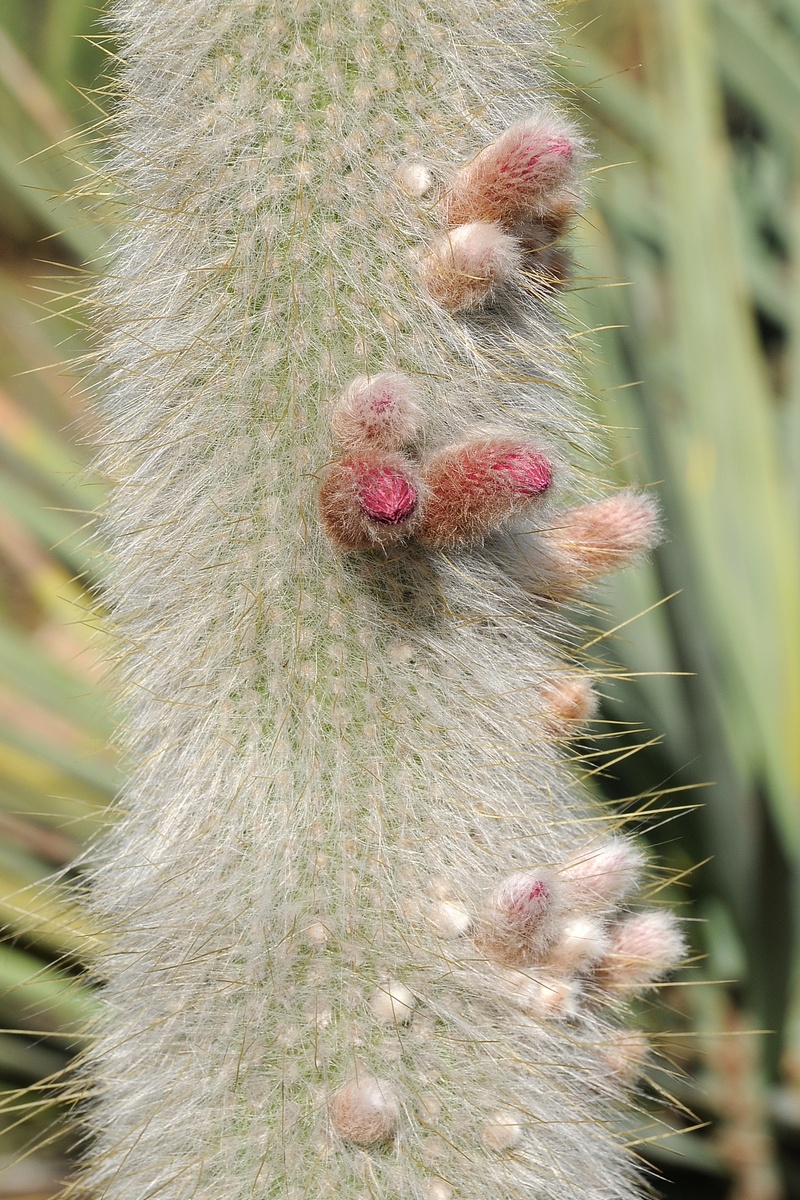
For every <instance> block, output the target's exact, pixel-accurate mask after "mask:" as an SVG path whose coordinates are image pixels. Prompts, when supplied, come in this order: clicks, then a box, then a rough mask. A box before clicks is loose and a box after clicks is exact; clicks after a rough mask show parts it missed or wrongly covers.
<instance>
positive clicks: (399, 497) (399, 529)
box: [318, 450, 422, 550]
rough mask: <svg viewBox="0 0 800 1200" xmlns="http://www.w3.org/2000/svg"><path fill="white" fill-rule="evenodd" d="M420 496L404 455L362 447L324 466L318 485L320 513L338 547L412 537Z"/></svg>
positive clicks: (361, 547)
mask: <svg viewBox="0 0 800 1200" xmlns="http://www.w3.org/2000/svg"><path fill="white" fill-rule="evenodd" d="M421 496H422V487H421V485H420V482H419V478H418V475H417V472H416V470H415V468H414V466H413V464H412V463H411V462H410V460H409V459H407V458H405V457H404V456H403V455H400V454H391V453H384V454H381V453H378V452H371V451H368V450H366V451H363V452H362V453H361V454H354V455H352V456H351V457H350V458H346V459H342V460H341V461H340V462H337V463H333V464H332V466H330V467H329V468H328V469H327V471H326V472H325V477H324V479H323V481H322V484H321V486H320V489H319V497H318V499H319V511H320V517H321V518H322V523H323V525H324V527H325V530H326V532H327V534H328V536H329V537H330V539H331V541H332V542H333V543H334V545H335V546H337V547H338V548H339V549H340V550H370V549H374V548H376V547H380V546H389V545H391V544H392V543H393V542H398V541H403V540H405V539H406V538H408V537H409V536H410V535H411V533H412V532H413V530H414V526H415V524H416V521H417V519H418V517H419V509H420V501H421Z"/></svg>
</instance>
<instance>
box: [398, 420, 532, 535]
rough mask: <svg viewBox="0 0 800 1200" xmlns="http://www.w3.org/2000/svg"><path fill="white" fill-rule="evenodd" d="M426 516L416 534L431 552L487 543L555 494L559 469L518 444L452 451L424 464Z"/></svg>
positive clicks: (490, 443)
mask: <svg viewBox="0 0 800 1200" xmlns="http://www.w3.org/2000/svg"><path fill="white" fill-rule="evenodd" d="M422 477H423V480H424V483H425V487H426V490H427V493H428V495H427V500H426V506H425V512H424V515H423V518H422V520H421V522H420V525H419V527H418V528H417V530H416V533H417V537H418V538H419V540H420V541H422V542H424V543H426V544H427V545H430V546H441V547H446V546H456V545H458V544H459V543H462V542H474V541H479V540H480V539H482V538H484V537H486V535H487V534H488V533H491V532H492V530H494V529H496V528H497V527H498V526H499V525H501V524H502V523H503V522H504V521H508V520H509V519H510V518H511V517H514V516H516V514H517V513H519V512H522V511H523V510H524V509H526V508H527V507H528V506H529V505H530V504H531V503H532V502H533V501H535V500H538V499H539V497H540V496H542V495H544V493H545V492H546V491H547V490H548V489H549V487H550V485H551V483H552V480H553V467H552V464H551V462H550V460H549V459H548V458H546V457H545V455H544V454H542V452H541V450H539V449H537V448H536V447H534V446H531V445H529V444H527V443H525V442H522V441H517V440H516V439H513V438H503V437H485V438H475V439H474V440H473V441H469V442H463V443H461V444H460V445H456V446H446V447H445V448H444V449H442V450H438V451H437V452H436V453H435V454H432V455H431V456H430V458H428V459H427V460H426V462H425V463H424V464H423V469H422Z"/></svg>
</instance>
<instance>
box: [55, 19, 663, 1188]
mask: <svg viewBox="0 0 800 1200" xmlns="http://www.w3.org/2000/svg"><path fill="white" fill-rule="evenodd" d="M114 13H115V21H116V25H117V32H118V33H119V35H120V38H121V47H122V48H121V59H122V61H123V67H122V76H121V79H122V88H121V91H122V98H121V102H120V133H119V143H120V150H119V154H118V160H117V177H118V179H119V180H120V181H121V183H122V186H123V189H127V191H126V192H125V191H123V195H127V199H128V202H129V204H128V211H129V213H130V220H129V223H128V226H127V232H126V233H125V235H124V237H123V239H122V244H121V245H120V247H119V248H118V251H117V256H116V260H115V263H114V266H113V269H112V270H111V272H110V277H109V279H108V281H107V283H106V284H105V286H104V287H103V289H102V293H101V304H102V305H103V307H104V309H105V313H106V317H105V319H106V324H107V329H108V333H107V335H106V359H107V362H108V376H109V380H108V382H107V385H106V395H107V397H108V399H107V402H106V407H107V412H108V417H107V426H106V428H107V436H106V449H105V457H106V462H107V465H108V468H109V471H110V473H111V475H112V476H113V478H114V480H115V481H116V487H115V494H114V499H113V502H112V504H111V509H110V513H109V517H108V530H109V536H110V542H111V547H112V554H113V559H114V567H113V571H114V584H113V603H114V611H115V617H116V621H117V624H118V627H119V630H120V636H121V637H122V638H123V639H124V653H123V656H122V666H121V670H122V676H123V679H124V682H125V691H126V703H127V712H128V717H127V725H126V730H125V734H126V742H127V748H128V754H129V761H130V768H131V774H130V783H129V785H128V789H127V795H126V797H125V810H126V812H125V816H124V818H123V820H122V823H121V826H120V828H119V829H118V830H117V831H116V832H115V833H114V834H113V836H112V838H111V839H110V841H109V842H108V844H107V845H106V846H105V848H104V849H103V850H102V856H101V861H100V863H99V865H98V869H97V878H96V883H95V889H94V890H95V896H96V903H97V908H98V911H99V912H100V914H101V915H102V916H103V918H104V920H105V924H106V928H107V944H108V949H107V951H106V953H105V955H104V959H103V961H102V964H101V970H102V973H103V975H104V977H105V978H106V979H107V984H106V990H105V996H106V1001H105V1017H104V1021H103V1027H102V1029H101V1030H100V1031H99V1034H98V1039H97V1043H96V1049H95V1050H94V1052H93V1063H92V1070H93V1073H94V1076H95V1079H96V1081H97V1083H96V1089H97V1093H98V1097H97V1102H96V1104H95V1106H94V1108H93V1111H92V1115H91V1120H92V1123H93V1128H94V1133H95V1138H94V1148H93V1151H92V1154H91V1162H90V1163H89V1165H88V1166H87V1169H86V1172H85V1176H84V1178H83V1180H82V1181H81V1182H80V1183H79V1184H78V1185H77V1190H78V1191H80V1192H81V1193H82V1194H83V1192H84V1191H85V1194H87V1195H91V1196H92V1197H93V1198H95V1200H99V1198H100V1197H105V1198H108V1200H112V1198H119V1200H145V1197H159V1198H163V1200H189V1198H190V1197H191V1198H192V1200H222V1198H223V1197H224V1200H244V1198H245V1197H263V1198H264V1200H266V1198H267V1197H275V1198H276V1200H277V1198H278V1197H281V1198H285V1200H300V1198H313V1200H318V1198H324V1197H334V1196H335V1197H347V1198H348V1200H350V1198H353V1200H357V1198H361V1197H368V1196H369V1197H373V1198H378V1197H380V1198H384V1200H389V1198H392V1200H395V1198H396V1200H400V1198H402V1200H448V1198H449V1197H453V1198H454V1200H457V1198H460V1197H463V1198H464V1200H467V1198H470V1200H489V1198H490V1197H491V1198H492V1200H503V1198H505V1200H512V1198H513V1200H521V1198H522V1197H536V1200H562V1198H565V1197H570V1198H572V1197H575V1196H585V1197H587V1198H588V1197H591V1200H612V1198H613V1200H620V1198H622V1197H626V1196H627V1197H631V1196H634V1195H636V1194H637V1186H636V1181H635V1176H634V1171H633V1168H632V1166H631V1165H630V1164H629V1162H628V1159H627V1156H626V1153H625V1151H624V1150H623V1149H622V1147H621V1144H620V1143H621V1140H622V1139H621V1138H620V1137H619V1136H618V1135H616V1134H615V1132H614V1130H615V1128H616V1127H618V1126H619V1110H620V1104H621V1093H622V1091H623V1090H624V1088H625V1087H627V1086H628V1085H629V1083H630V1081H631V1079H632V1078H633V1077H635V1075H636V1069H637V1064H639V1063H640V1061H641V1059H642V1057H643V1054H644V1050H643V1047H642V1043H641V1038H640V1037H639V1036H638V1035H636V1034H635V1033H627V1032H625V1028H624V1024H623V1015H624V1014H623V1009H624V1004H625V1002H626V999H627V998H628V997H629V996H630V995H632V994H634V993H636V992H638V991H640V990H642V989H643V988H646V987H649V986H651V985H652V984H653V983H654V981H655V980H657V979H658V978H660V977H661V976H662V975H663V974H664V973H665V972H666V971H667V970H668V969H669V968H670V967H671V966H672V965H673V964H674V963H675V962H676V961H677V960H678V959H679V958H680V957H681V954H682V941H681V935H680V933H679V931H678V929H677V927H676V925H675V922H674V920H673V919H672V918H671V917H670V916H669V915H666V914H665V913H663V912H661V911H652V912H648V911H646V910H645V911H644V912H638V913H637V912H630V911H628V909H627V907H626V906H628V905H629V904H630V903H631V901H632V900H633V899H634V898H635V895H636V888H637V885H638V883H639V878H640V874H641V871H642V868H643V865H644V863H643V857H642V854H641V852H640V850H639V849H638V848H637V846H636V845H635V844H633V842H631V841H630V840H628V839H627V838H625V837H623V836H621V835H619V834H618V833H615V832H614V831H613V830H609V829H607V828H606V829H604V830H601V824H602V821H601V820H600V819H599V818H598V815H597V814H596V813H593V812H592V809H591V807H590V801H589V799H588V797H587V796H586V795H585V794H584V793H583V792H582V790H581V787H580V786H579V785H578V783H577V782H576V780H575V777H574V774H573V770H572V768H571V767H570V765H568V764H569V762H570V761H572V760H574V757H575V748H574V746H573V745H571V744H570V743H569V740H568V739H570V738H571V737H574V735H575V734H576V733H577V732H579V731H580V729H581V727H582V725H583V724H584V723H585V722H586V721H587V720H590V719H591V717H592V715H593V713H594V706H595V701H594V696H593V693H592V690H591V686H590V682H589V680H588V678H587V675H586V673H585V671H584V670H583V669H582V667H581V665H580V663H578V662H576V661H575V660H574V659H573V658H572V657H571V655H570V652H569V650H568V648H567V645H568V641H569V637H568V631H569V628H570V622H569V620H567V619H566V617H565V613H564V609H563V602H564V601H565V600H569V599H571V598H572V597H574V596H576V595H577V594H578V593H579V592H580V590H581V589H582V588H584V587H585V586H586V585H587V584H588V583H590V582H591V581H592V580H593V579H594V578H595V577H597V576H599V575H602V574H603V573H605V572H608V571H610V570H613V569H615V568H617V567H620V566H624V565H625V564H627V563H628V562H630V561H631V560H632V559H633V558H634V557H635V556H636V555H637V554H639V553H640V552H642V551H644V550H646V549H647V548H648V547H650V546H651V545H652V544H653V543H654V541H655V538H656V527H657V517H656V513H655V510H654V508H653V505H652V503H651V501H650V500H649V499H648V498H647V497H646V496H643V495H639V494H637V493H632V492H628V493H622V494H616V495H613V496H611V497H610V498H606V499H597V498H596V495H597V493H596V492H594V493H593V494H594V496H595V498H591V496H590V498H589V499H588V501H587V500H586V497H585V496H582V495H581V493H582V491H584V490H585V475H586V465H587V463H588V462H590V461H594V458H595V457H596V455H595V451H596V447H595V435H594V432H593V431H592V429H591V427H590V425H589V423H588V422H587V419H586V417H585V416H584V414H583V412H582V411H581V406H580V403H579V400H578V398H577V391H576V388H575V386H574V385H573V382H572V379H571V365H570V356H569V352H568V345H569V343H568V339H567V338H565V336H564V334H563V332H562V328H561V323H560V319H559V315H558V297H557V289H558V287H559V285H560V283H561V281H562V280H563V278H564V275H565V271H566V262H567V260H566V254H565V250H564V246H563V241H562V239H563V235H564V233H565V231H566V230H567V228H568V226H569V224H570V221H571V219H572V218H573V217H574V215H575V214H576V213H577V212H578V210H579V207H580V202H581V199H580V184H581V175H582V173H583V172H584V171H585V163H586V148H585V146H584V144H583V141H582V138H581V136H580V134H579V132H578V131H577V130H576V128H575V126H574V125H573V123H572V121H571V120H570V119H569V117H568V115H565V113H564V112H563V111H561V109H560V108H558V107H557V106H555V105H554V104H553V103H552V101H551V98H550V95H549V92H548V86H547V81H546V77H545V76H544V75H543V74H542V67H541V63H542V62H543V61H544V60H545V56H546V54H547V52H548V50H549V46H550V37H551V34H552V28H551V17H550V16H549V15H548V10H547V5H546V4H545V3H543V2H541V0H524V2H523V0H512V2H511V3H510V4H507V5H495V4H493V3H489V2H488V0H438V3H437V4H435V5H433V4H430V5H429V4H427V3H425V0H421V2H417V0H377V2H376V3H367V2H366V0H285V2H281V3H280V4H279V3H277V0H169V2H168V3H167V2H165V0H117V3H116V7H115V9H114ZM537 62H538V64H539V65H537ZM589 487H590V488H591V489H593V488H594V485H589Z"/></svg>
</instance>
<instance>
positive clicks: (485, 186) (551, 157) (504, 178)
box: [443, 116, 577, 230]
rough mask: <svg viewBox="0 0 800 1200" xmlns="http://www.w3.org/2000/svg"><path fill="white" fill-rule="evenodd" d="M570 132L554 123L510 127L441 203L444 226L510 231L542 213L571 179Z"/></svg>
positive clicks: (573, 150)
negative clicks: (481, 225) (490, 225)
mask: <svg viewBox="0 0 800 1200" xmlns="http://www.w3.org/2000/svg"><path fill="white" fill-rule="evenodd" d="M576 158H577V154H576V142H575V135H574V133H573V130H572V129H571V127H569V126H567V125H566V124H564V123H562V122H559V121H556V120H554V119H553V118H552V117H549V116H548V117H532V118H530V119H528V120H527V121H521V122H520V123H519V124H517V125H512V127H511V128H510V129H508V130H507V131H506V132H505V133H504V134H503V135H502V137H499V138H498V139H497V141H495V142H492V144H491V145H490V146H487V147H486V148H485V149H484V150H482V151H481V152H480V154H478V155H477V157H476V158H474V159H473V160H472V162H471V163H468V164H467V166H465V167H463V168H462V169H461V170H460V171H459V172H458V173H457V174H456V176H455V178H454V179H453V181H452V184H451V187H450V190H449V192H448V193H447V195H446V196H445V198H444V201H443V203H444V207H445V213H446V218H447V221H448V223H449V224H450V225H461V224H463V223H464V222H466V221H496V222H497V223H498V224H499V225H502V226H503V228H504V229H509V230H513V229H514V228H515V227H516V226H517V224H518V223H519V222H520V221H523V220H525V219H526V218H528V219H529V218H530V217H531V216H532V215H534V214H540V213H542V212H545V211H546V210H547V207H548V203H549V201H550V200H551V198H552V197H553V195H554V194H555V193H557V192H559V191H560V190H561V189H562V188H563V187H564V186H565V184H567V183H569V181H570V180H571V179H573V178H574V175H575V167H576Z"/></svg>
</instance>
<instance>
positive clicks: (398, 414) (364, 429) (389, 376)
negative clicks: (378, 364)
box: [331, 371, 422, 450]
mask: <svg viewBox="0 0 800 1200" xmlns="http://www.w3.org/2000/svg"><path fill="white" fill-rule="evenodd" d="M421 425H422V410H421V408H420V407H419V404H418V403H417V389H416V387H415V386H414V384H413V383H412V381H411V380H410V379H408V378H407V376H405V375H399V374H396V373H395V372H390V371H383V372H381V374H380V375H374V376H372V378H369V377H368V376H366V375H360V376H359V377H358V378H357V379H354V380H353V382H352V383H351V384H350V386H349V387H348V388H347V389H346V391H345V392H344V393H343V394H342V395H341V396H340V397H339V399H338V400H337V402H336V404H335V406H334V409H333V413H332V415H331V427H332V429H333V435H334V437H335V438H336V440H337V441H338V442H339V443H340V444H341V445H343V446H348V447H351V448H353V449H361V448H365V449H366V448H370V449H374V450H399V449H400V448H401V447H402V446H406V445H408V443H409V442H413V441H414V439H415V437H416V436H417V434H418V433H419V431H420V428H421Z"/></svg>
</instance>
